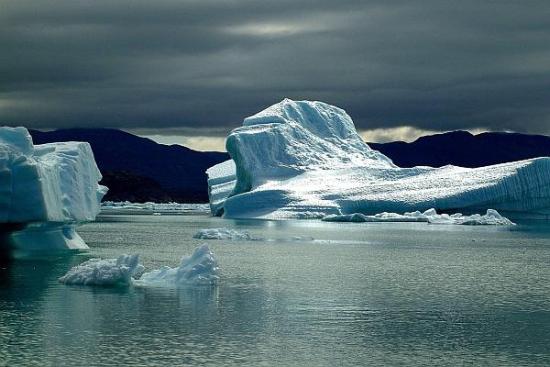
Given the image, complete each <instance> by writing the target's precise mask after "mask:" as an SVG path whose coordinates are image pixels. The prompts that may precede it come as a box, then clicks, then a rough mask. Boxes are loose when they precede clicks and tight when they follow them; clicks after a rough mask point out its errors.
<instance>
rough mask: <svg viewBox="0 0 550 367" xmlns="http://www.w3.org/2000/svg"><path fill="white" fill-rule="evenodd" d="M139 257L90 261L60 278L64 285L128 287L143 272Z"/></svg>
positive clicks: (122, 256)
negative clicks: (134, 277)
mask: <svg viewBox="0 0 550 367" xmlns="http://www.w3.org/2000/svg"><path fill="white" fill-rule="evenodd" d="M143 269H144V268H143V266H142V265H141V264H140V263H139V255H121V256H119V257H118V259H107V260H102V259H90V260H88V261H85V262H83V263H82V264H80V265H77V266H75V267H73V268H72V269H71V270H69V271H68V272H67V274H65V275H64V276H62V277H61V278H59V281H60V282H61V283H63V284H71V285H97V286H128V285H130V284H131V282H132V277H133V276H138V275H139V274H140V273H141V272H142V271H143Z"/></svg>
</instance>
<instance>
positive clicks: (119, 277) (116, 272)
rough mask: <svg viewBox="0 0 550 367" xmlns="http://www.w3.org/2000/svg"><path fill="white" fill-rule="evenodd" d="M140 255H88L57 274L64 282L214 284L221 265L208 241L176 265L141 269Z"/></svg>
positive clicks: (124, 284)
mask: <svg viewBox="0 0 550 367" xmlns="http://www.w3.org/2000/svg"><path fill="white" fill-rule="evenodd" d="M144 270H145V267H144V266H143V265H141V264H140V263H139V255H121V256H119V257H118V258H117V259H106V260H102V259H90V260H88V261H85V262H83V263H82V264H80V265H77V266H75V267H73V268H71V270H69V271H68V272H67V274H65V275H64V276H62V277H61V278H59V282H61V283H63V284H67V285H95V286H104V287H117V286H130V285H136V286H139V287H166V288H178V287H185V286H195V285H214V284H216V283H217V282H218V280H219V272H220V268H219V266H218V262H217V260H216V258H215V256H214V253H213V252H212V251H211V250H210V249H209V248H208V245H201V246H199V247H197V248H196V249H195V251H194V252H193V254H192V255H191V256H189V257H183V258H182V259H181V262H180V265H179V267H177V268H171V267H169V266H163V267H162V268H160V269H157V270H153V271H150V272H144Z"/></svg>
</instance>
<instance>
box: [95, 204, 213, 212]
mask: <svg viewBox="0 0 550 367" xmlns="http://www.w3.org/2000/svg"><path fill="white" fill-rule="evenodd" d="M209 212H210V208H209V206H208V204H183V203H174V202H172V203H153V202H146V203H132V202H130V201H104V202H102V203H101V213H102V214H149V215H162V214H168V215H183V214H206V213H209Z"/></svg>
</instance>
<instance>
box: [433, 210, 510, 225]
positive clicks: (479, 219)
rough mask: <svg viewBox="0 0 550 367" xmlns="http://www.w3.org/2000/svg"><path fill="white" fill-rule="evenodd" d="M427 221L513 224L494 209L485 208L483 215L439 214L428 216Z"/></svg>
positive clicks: (438, 222) (463, 223)
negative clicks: (485, 211)
mask: <svg viewBox="0 0 550 367" xmlns="http://www.w3.org/2000/svg"><path fill="white" fill-rule="evenodd" d="M428 222H429V223H432V224H460V225H469V226H476V225H494V226H513V225H515V223H514V222H512V221H511V220H510V219H508V218H506V217H503V216H502V215H500V214H499V212H497V211H496V210H494V209H487V213H485V215H480V214H473V215H462V214H460V213H456V214H451V215H448V214H441V215H434V216H430V217H428Z"/></svg>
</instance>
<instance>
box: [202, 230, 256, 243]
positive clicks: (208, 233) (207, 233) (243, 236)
mask: <svg viewBox="0 0 550 367" xmlns="http://www.w3.org/2000/svg"><path fill="white" fill-rule="evenodd" d="M193 238H197V239H201V240H231V241H258V240H260V239H259V238H256V237H253V236H252V235H251V234H250V233H249V232H247V231H237V230H235V229H230V228H205V229H201V230H199V231H198V232H197V233H195V235H194V236H193Z"/></svg>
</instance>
